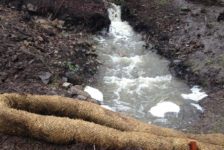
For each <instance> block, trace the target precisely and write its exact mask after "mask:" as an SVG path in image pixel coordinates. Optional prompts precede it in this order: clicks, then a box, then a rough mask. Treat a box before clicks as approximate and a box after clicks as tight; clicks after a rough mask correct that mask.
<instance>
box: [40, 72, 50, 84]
mask: <svg viewBox="0 0 224 150" xmlns="http://www.w3.org/2000/svg"><path fill="white" fill-rule="evenodd" d="M51 76H52V74H51V73H50V72H42V73H40V75H39V78H40V79H41V81H42V82H43V83H44V84H48V83H49V82H50V79H51Z"/></svg>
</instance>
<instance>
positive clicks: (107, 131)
mask: <svg viewBox="0 0 224 150" xmlns="http://www.w3.org/2000/svg"><path fill="white" fill-rule="evenodd" d="M0 132H2V133H6V134H12V135H19V136H30V137H34V138H37V139H41V140H45V141H48V142H52V143H57V144H66V143H70V142H74V141H80V142H84V143H90V144H97V145H99V146H102V147H106V148H115V149H122V148H125V147H134V148H142V149H149V150H152V149H153V150H155V149H158V150H161V149H162V150H170V149H175V150H189V148H190V147H189V143H190V142H192V141H195V142H196V143H197V146H198V149H199V150H219V149H220V150H222V149H224V135H222V134H212V135H193V134H184V133H182V132H178V131H175V130H172V129H166V128H161V127H157V126H153V125H148V124H145V123H142V122H140V121H137V120H135V119H132V118H129V117H124V116H121V115H120V114H119V113H114V112H111V111H109V110H106V109H104V108H102V107H100V106H99V105H97V104H93V103H89V102H84V101H79V100H74V99H71V98H65V97H60V96H40V95H20V94H14V93H12V94H1V95H0Z"/></svg>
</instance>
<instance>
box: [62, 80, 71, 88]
mask: <svg viewBox="0 0 224 150" xmlns="http://www.w3.org/2000/svg"><path fill="white" fill-rule="evenodd" d="M71 86H72V84H71V83H69V82H65V83H63V84H62V87H64V88H66V89H68V88H69V87H71Z"/></svg>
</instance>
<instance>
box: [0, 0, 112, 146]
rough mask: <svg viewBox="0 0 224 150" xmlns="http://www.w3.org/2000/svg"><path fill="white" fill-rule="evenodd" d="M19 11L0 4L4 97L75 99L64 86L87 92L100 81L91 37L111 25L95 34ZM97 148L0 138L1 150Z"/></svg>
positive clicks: (0, 75) (0, 76) (0, 85)
mask: <svg viewBox="0 0 224 150" xmlns="http://www.w3.org/2000/svg"><path fill="white" fill-rule="evenodd" d="M1 2H2V1H1ZM82 3H83V2H82ZM86 6H88V5H86ZM90 6H91V5H89V8H91V9H92V7H90ZM101 6H103V5H101ZM18 8H19V7H17V6H16V5H14V4H13V5H11V4H10V5H1V4H0V62H1V63H0V69H1V72H0V93H5V92H17V93H32V94H48V95H62V96H69V97H72V96H73V95H71V94H70V93H69V91H68V90H67V89H66V88H64V87H63V86H62V85H63V83H64V82H70V83H72V84H73V85H81V86H82V85H86V84H91V83H92V82H94V81H95V80H94V74H95V73H96V71H97V67H98V65H99V63H100V62H99V61H98V59H97V55H96V53H95V49H94V44H93V43H92V41H91V36H92V32H95V31H97V30H101V29H102V28H103V27H105V28H107V27H108V26H107V25H105V24H104V25H105V26H103V27H101V28H99V26H96V27H94V29H93V26H85V24H76V25H71V24H70V23H71V22H69V23H67V22H66V20H59V19H57V18H50V19H49V17H50V15H39V14H36V13H33V12H30V10H23V11H18ZM27 9H28V8H27ZM29 9H31V8H29ZM103 9H104V10H105V8H103ZM35 11H37V10H35ZM99 11H100V10H99ZM96 12H97V11H96ZM93 14H94V13H93ZM99 14H100V13H99ZM86 15H87V14H86ZM91 15H92V14H91ZM105 15H106V14H104V16H105ZM86 17H87V18H88V17H89V16H88V15H87V16H86ZM73 21H74V20H73ZM95 21H97V20H95ZM98 21H100V20H98ZM83 23H85V22H83ZM94 148H96V146H94V145H87V144H82V143H73V144H71V145H64V146H63V145H54V144H50V143H45V142H43V141H37V140H33V139H30V138H26V137H24V138H23V137H16V136H10V135H4V134H0V149H2V150H10V149H13V150H14V149H21V150H26V149H27V150H28V149H29V150H30V149H52V150H55V149H63V150H65V149H82V150H83V149H94ZM97 149H98V148H97Z"/></svg>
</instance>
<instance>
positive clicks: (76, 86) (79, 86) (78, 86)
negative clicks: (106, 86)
mask: <svg viewBox="0 0 224 150" xmlns="http://www.w3.org/2000/svg"><path fill="white" fill-rule="evenodd" d="M74 87H75V88H77V89H80V90H83V87H82V86H81V85H75V86H74Z"/></svg>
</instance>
